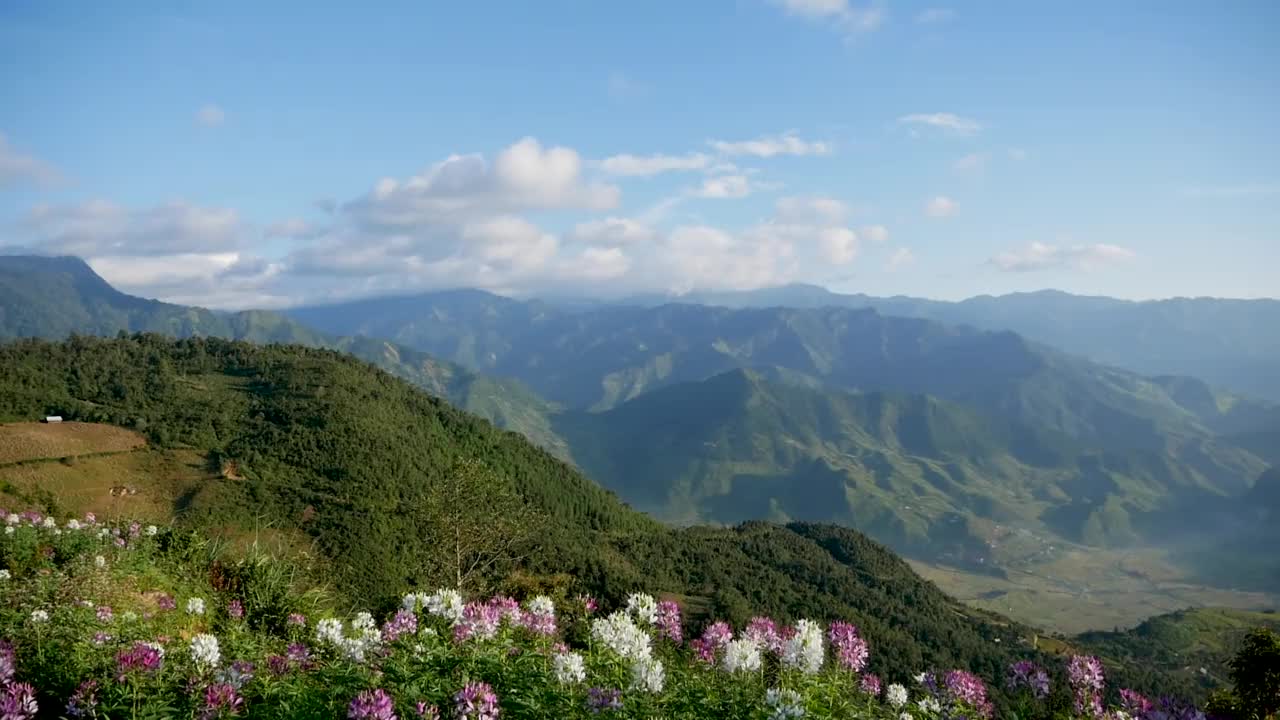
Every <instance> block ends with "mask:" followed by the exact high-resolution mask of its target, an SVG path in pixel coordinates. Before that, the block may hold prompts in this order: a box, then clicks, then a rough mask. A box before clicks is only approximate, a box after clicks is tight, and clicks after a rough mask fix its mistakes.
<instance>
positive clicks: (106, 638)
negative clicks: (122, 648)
mask: <svg viewBox="0 0 1280 720" xmlns="http://www.w3.org/2000/svg"><path fill="white" fill-rule="evenodd" d="M109 642H111V633H105V632H102V631H101V630H99V631H98V632H96V633H94V634H93V644H94V645H106V644H107V643H109Z"/></svg>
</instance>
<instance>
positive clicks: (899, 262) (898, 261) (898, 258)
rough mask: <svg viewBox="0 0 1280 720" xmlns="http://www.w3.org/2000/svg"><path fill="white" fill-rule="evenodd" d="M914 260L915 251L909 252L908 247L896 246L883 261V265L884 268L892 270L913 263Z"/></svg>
mask: <svg viewBox="0 0 1280 720" xmlns="http://www.w3.org/2000/svg"><path fill="white" fill-rule="evenodd" d="M915 261H916V256H915V253H913V252H911V249H910V248H898V249H897V250H894V251H893V254H892V255H890V256H889V259H888V260H886V261H885V264H884V266H885V269H886V270H889V271H890V272H892V271H894V270H899V269H901V268H904V267H906V266H908V265H911V264H913V263H915Z"/></svg>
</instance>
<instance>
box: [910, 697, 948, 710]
mask: <svg viewBox="0 0 1280 720" xmlns="http://www.w3.org/2000/svg"><path fill="white" fill-rule="evenodd" d="M916 705H918V706H919V707H920V709H921V710H923V711H924V712H927V713H939V712H942V705H940V704H938V701H937V700H934V699H933V698H924V699H923V700H921V701H920V702H918V703H916Z"/></svg>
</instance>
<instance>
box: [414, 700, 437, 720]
mask: <svg viewBox="0 0 1280 720" xmlns="http://www.w3.org/2000/svg"><path fill="white" fill-rule="evenodd" d="M413 711H414V712H416V713H417V714H418V717H419V718H421V720H440V708H438V707H436V706H435V705H428V704H427V703H426V702H425V701H422V700H419V701H418V704H417V705H415V706H414V708H413Z"/></svg>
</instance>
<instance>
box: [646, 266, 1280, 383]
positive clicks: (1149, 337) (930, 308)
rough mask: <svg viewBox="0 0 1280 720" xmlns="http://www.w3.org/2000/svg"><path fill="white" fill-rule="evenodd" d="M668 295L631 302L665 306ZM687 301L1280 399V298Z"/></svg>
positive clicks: (811, 295)
mask: <svg viewBox="0 0 1280 720" xmlns="http://www.w3.org/2000/svg"><path fill="white" fill-rule="evenodd" d="M671 301H672V298H668V297H656V296H655V297H640V298H633V299H632V300H631V301H630V302H632V303H639V304H646V305H661V304H664V303H667V302H671ZM679 302H686V303H697V304H705V305H718V306H723V307H731V308H748V307H775V306H783V307H797V308H820V307H845V308H874V309H876V310H877V311H879V312H881V313H884V314H886V315H900V316H904V317H918V318H926V319H929V320H934V321H937V322H942V323H947V324H963V325H972V326H974V327H977V328H982V329H986V330H1012V331H1014V332H1016V333H1019V334H1021V335H1025V336H1027V337H1029V338H1032V339H1034V340H1036V341H1038V342H1043V343H1046V344H1048V345H1051V346H1053V347H1057V348H1061V349H1063V350H1066V351H1067V352H1070V353H1074V354H1077V355H1082V356H1085V357H1088V358H1091V359H1093V360H1096V361H1098V362H1102V363H1107V364H1111V365H1117V366H1119V367H1123V368H1127V369H1129V370H1133V371H1135V372H1139V373H1143V374H1146V375H1189V376H1191V377H1197V378H1202V379H1204V380H1207V381H1208V382H1210V383H1211V384H1213V385H1215V386H1220V387H1225V388H1231V389H1232V390H1235V391H1237V392H1241V393H1244V394H1246V395H1252V396H1256V397H1260V398H1264V399H1267V400H1270V401H1272V402H1280V301H1278V300H1265V299H1264V300H1228V299H1219V298H1173V299H1169V300H1149V301H1142V302H1134V301H1129V300H1118V299H1115V298H1107V297H1086V296H1080V295H1071V294H1068V293H1064V292H1058V291H1054V290H1045V291H1041V292H1032V293H1014V294H1010V295H1001V296H999V297H992V296H989V295H984V296H980V297H974V298H969V299H968V300H963V301H960V302H944V301H938V300H926V299H922V298H910V297H872V296H869V295H860V294H859V295H843V294H838V293H833V292H830V291H828V290H826V289H824V288H821V287H816V286H812V285H789V286H784V287H777V288H766V289H763V290H753V291H747V292H715V293H712V292H699V293H692V294H690V295H685V296H682V297H680V298H679Z"/></svg>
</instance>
